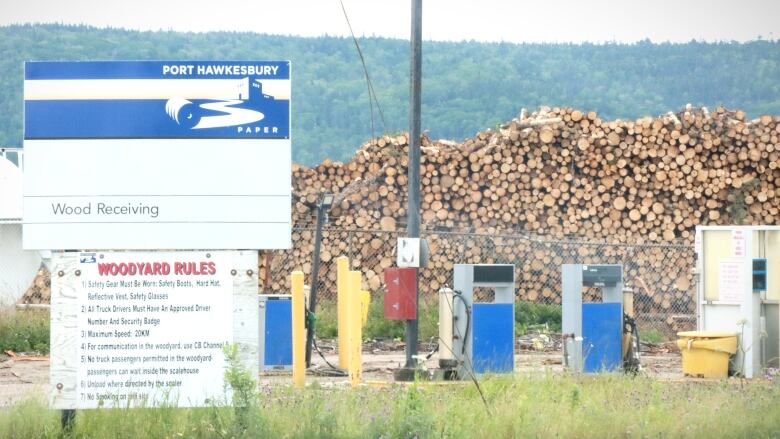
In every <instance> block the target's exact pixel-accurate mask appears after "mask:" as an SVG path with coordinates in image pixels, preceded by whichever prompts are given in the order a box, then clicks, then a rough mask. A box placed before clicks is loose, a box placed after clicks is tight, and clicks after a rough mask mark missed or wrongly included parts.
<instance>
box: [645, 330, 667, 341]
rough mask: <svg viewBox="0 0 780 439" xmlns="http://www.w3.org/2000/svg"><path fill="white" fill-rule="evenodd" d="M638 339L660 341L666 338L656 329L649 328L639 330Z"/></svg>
mask: <svg viewBox="0 0 780 439" xmlns="http://www.w3.org/2000/svg"><path fill="white" fill-rule="evenodd" d="M639 339H640V340H641V341H644V342H647V343H661V342H662V341H664V340H665V339H666V337H664V334H663V333H662V332H661V331H658V330H657V329H649V330H646V331H641V330H640V331H639Z"/></svg>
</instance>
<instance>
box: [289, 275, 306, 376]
mask: <svg viewBox="0 0 780 439" xmlns="http://www.w3.org/2000/svg"><path fill="white" fill-rule="evenodd" d="M290 280H291V283H292V288H291V289H292V342H293V352H292V354H293V386H294V387H296V388H299V389H300V388H303V387H304V386H305V385H306V328H305V324H304V319H305V316H306V314H305V313H306V309H305V306H304V301H305V298H304V295H303V272H302V271H294V272H293V273H292V275H291V276H290Z"/></svg>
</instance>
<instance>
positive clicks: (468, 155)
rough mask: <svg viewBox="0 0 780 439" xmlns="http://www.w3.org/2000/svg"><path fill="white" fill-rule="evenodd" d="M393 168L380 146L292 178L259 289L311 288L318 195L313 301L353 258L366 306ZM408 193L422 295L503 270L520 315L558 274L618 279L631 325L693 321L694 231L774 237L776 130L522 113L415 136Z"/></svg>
mask: <svg viewBox="0 0 780 439" xmlns="http://www.w3.org/2000/svg"><path fill="white" fill-rule="evenodd" d="M407 154H408V139H407V136H405V135H396V136H383V137H380V138H378V139H375V140H373V141H371V142H369V143H366V144H365V145H363V146H362V147H361V148H360V149H359V150H358V151H357V152H356V154H355V156H354V157H353V158H352V159H351V160H350V161H349V162H347V163H340V162H334V161H331V160H325V161H324V162H323V163H322V164H320V165H318V166H316V167H313V168H309V167H305V166H300V165H293V185H294V187H293V206H292V212H293V224H294V227H296V228H297V230H296V231H294V232H293V236H292V242H293V248H292V249H291V250H289V251H284V252H271V253H267V254H265V255H262V256H261V258H260V284H261V289H262V290H263V291H266V292H270V291H286V290H288V286H287V283H288V275H289V273H290V272H291V271H293V270H303V271H304V273H306V274H307V275H309V274H310V271H311V262H310V261H311V256H312V249H313V237H314V232H313V222H314V221H313V219H314V215H313V213H312V211H311V209H310V208H309V207H308V205H309V204H310V203H314V202H316V201H317V198H318V196H319V194H320V193H322V192H329V193H334V194H336V203H335V205H334V206H333V208H332V209H331V211H330V216H329V218H330V221H329V223H328V224H327V228H330V229H332V230H330V231H327V230H326V232H325V233H324V241H323V246H322V253H321V258H322V262H323V268H322V271H321V273H320V279H322V282H323V284H322V285H321V289H320V292H321V294H322V295H323V296H326V297H334V296H335V269H331V268H333V259H334V258H336V257H338V256H340V255H352V267H353V269H356V270H360V271H362V272H363V273H364V275H365V279H366V284H365V287H366V288H369V289H370V290H373V291H376V290H378V289H379V288H380V287H381V283H382V282H381V273H382V271H383V269H384V268H386V267H389V266H392V265H394V260H395V255H394V247H395V239H396V237H397V236H399V235H401V234H403V232H404V230H405V222H406V214H407V212H406V203H407V197H406V190H407ZM421 182H422V203H421V204H422V212H421V215H422V229H423V230H424V231H428V232H429V233H433V234H430V235H429V243H430V250H431V261H430V265H429V267H428V268H426V269H424V270H422V276H423V282H422V283H421V288H422V292H423V293H430V292H434V291H436V290H437V289H438V288H439V287H440V286H443V285H445V284H449V283H450V282H451V281H450V279H451V270H452V265H453V264H454V263H458V262H473V263H476V262H483V263H488V262H494V261H495V262H514V263H515V264H517V265H518V267H519V268H518V276H517V277H518V291H519V294H520V298H521V299H526V300H535V301H546V302H558V301H559V300H560V291H559V289H560V278H559V276H560V274H559V273H560V264H561V263H622V264H624V265H625V266H626V280H627V283H628V285H629V286H630V287H632V288H633V289H634V291H635V294H637V295H639V296H640V297H639V299H638V300H635V306H637V307H638V308H641V307H643V306H644V307H646V308H647V309H644V310H642V311H643V312H647V313H650V312H652V311H654V310H659V311H665V312H666V314H670V313H671V312H681V313H682V312H693V310H694V307H693V302H694V295H693V291H692V288H693V279H692V275H691V270H690V268H691V267H692V264H693V258H694V257H693V250H692V248H691V244H692V243H693V235H694V228H695V226H696V225H698V224H735V223H743V224H777V220H776V218H777V217H778V208H780V118H778V117H772V116H762V117H760V118H758V119H754V120H749V121H748V120H746V118H745V113H744V112H742V111H731V110H727V109H725V108H717V109H713V110H711V111H710V110H708V109H707V108H703V107H702V108H694V107H692V106H690V105H688V106H686V107H685V108H684V109H683V110H682V111H680V112H677V113H672V112H669V113H666V114H664V115H661V116H659V117H656V118H651V117H647V118H642V119H638V120H613V121H603V120H601V119H600V118H599V117H598V115H597V114H596V112H593V111H580V110H576V109H572V108H552V109H551V108H544V107H543V108H541V109H539V110H538V111H537V112H534V113H532V114H528V112H527V111H525V110H522V111H521V112H520V114H519V115H518V117H517V118H515V119H513V120H512V121H510V122H509V123H507V124H504V125H502V126H499V127H497V128H496V129H489V130H487V131H484V132H480V133H477V134H476V136H475V137H474V138H472V139H467V140H465V141H464V142H462V143H457V142H452V141H445V140H439V141H431V140H429V139H428V138H427V137H425V136H424V137H423V139H422V154H421ZM307 227H308V228H312V229H311V230H302V229H305V228H307ZM337 229H340V230H345V229H349V230H353V232H341V231H337ZM354 230H358V231H354ZM360 230H362V231H364V232H359V231H360ZM445 230H446V231H451V232H472V233H474V234H475V235H471V236H468V237H465V236H463V235H451V234H447V233H441V231H445ZM369 231H372V232H369ZM498 235H502V236H501V237H499V236H498ZM521 235H529V236H532V237H533V238H532V239H529V238H522V237H521ZM575 241H579V242H580V243H577V242H575ZM582 242H586V243H593V242H602V243H603V242H609V243H613V244H618V245H612V246H597V245H592V244H583V243H582ZM629 244H630V245H629ZM657 244H675V245H677V244H681V245H679V246H677V247H668V246H663V247H660V246H657ZM269 264H270V267H271V269H270V270H267V268H268V266H269Z"/></svg>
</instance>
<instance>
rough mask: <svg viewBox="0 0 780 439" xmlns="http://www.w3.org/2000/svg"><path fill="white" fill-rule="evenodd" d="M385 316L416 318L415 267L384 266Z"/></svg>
mask: <svg viewBox="0 0 780 439" xmlns="http://www.w3.org/2000/svg"><path fill="white" fill-rule="evenodd" d="M385 318H386V319H388V320H414V319H416V318H417V269H416V268H397V267H391V268H385Z"/></svg>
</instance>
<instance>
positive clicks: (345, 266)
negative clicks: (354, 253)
mask: <svg viewBox="0 0 780 439" xmlns="http://www.w3.org/2000/svg"><path fill="white" fill-rule="evenodd" d="M348 276H349V258H347V257H346V256H339V257H338V258H336V294H337V295H336V322H337V324H338V330H339V332H338V348H339V367H340V368H342V369H347V368H348V367H349V328H350V325H349V320H348V319H347V317H348V315H347V306H348V300H349V295H348V294H347V293H348V292H349V288H348V287H349V283H348Z"/></svg>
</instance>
